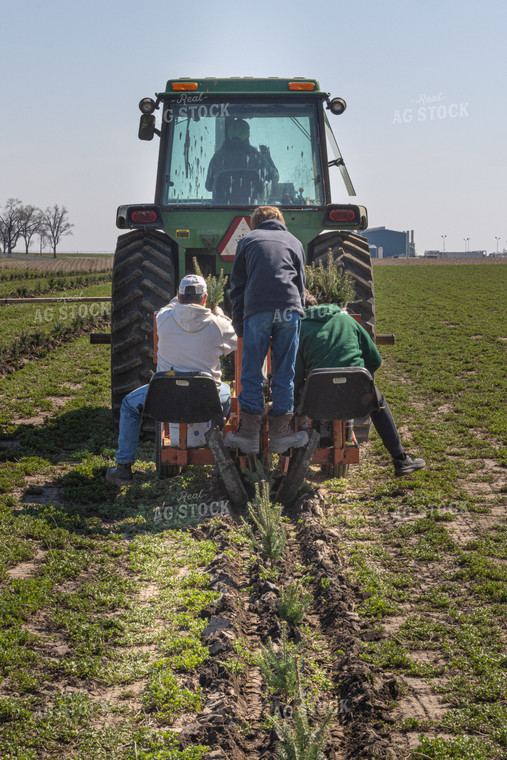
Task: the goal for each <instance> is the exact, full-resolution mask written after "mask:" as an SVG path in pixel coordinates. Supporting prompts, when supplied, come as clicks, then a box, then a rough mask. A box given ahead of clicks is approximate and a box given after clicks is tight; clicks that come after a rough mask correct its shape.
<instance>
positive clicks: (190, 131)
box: [110, 77, 374, 424]
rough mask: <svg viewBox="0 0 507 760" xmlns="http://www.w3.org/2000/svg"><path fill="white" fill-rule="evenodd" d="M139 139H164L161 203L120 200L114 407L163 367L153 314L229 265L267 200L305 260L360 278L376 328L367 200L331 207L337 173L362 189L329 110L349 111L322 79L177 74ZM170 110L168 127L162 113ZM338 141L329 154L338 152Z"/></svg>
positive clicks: (369, 320)
mask: <svg viewBox="0 0 507 760" xmlns="http://www.w3.org/2000/svg"><path fill="white" fill-rule="evenodd" d="M139 107H140V110H141V112H142V115H141V119H140V126H139V138H140V139H141V140H152V139H153V138H154V136H155V135H156V136H157V137H158V138H160V150H159V159H158V174H157V184H156V190H155V202H154V203H148V204H141V205H138V204H136V205H124V206H120V207H119V208H118V212H117V219H116V224H117V226H118V227H119V228H120V229H124V230H130V231H129V232H127V233H126V234H124V235H121V236H120V237H119V238H118V245H117V249H116V254H115V260H114V269H113V286H112V312H111V339H110V340H111V376H112V383H111V385H112V406H113V415H114V419H115V422H116V424H117V423H118V420H119V414H120V405H121V402H122V399H123V397H124V396H125V395H126V394H127V393H129V392H130V391H131V390H133V389H134V388H137V387H138V386H140V385H142V384H144V383H147V382H148V381H149V379H150V376H151V374H152V372H153V369H154V356H153V313H154V312H155V311H157V310H158V309H160V308H161V307H162V306H163V305H164V304H166V303H167V302H168V301H170V300H171V298H173V297H174V296H175V294H176V288H177V284H178V282H179V280H180V279H181V277H183V275H184V274H186V273H188V272H193V271H194V264H193V260H194V259H197V261H198V263H199V267H200V269H201V270H202V272H203V274H204V275H208V274H218V273H219V272H220V270H221V269H223V270H224V272H225V273H226V274H228V273H230V271H231V269H232V265H233V261H234V252H235V248H236V244H237V242H238V240H239V239H240V238H241V237H242V236H243V235H245V234H246V233H247V232H248V231H249V226H248V219H249V216H250V214H251V212H252V211H253V209H254V208H255V207H257V206H259V205H270V206H279V207H280V209H281V210H282V213H283V215H284V217H285V221H286V224H287V227H288V228H289V230H290V231H291V232H292V233H293V234H294V235H295V236H296V237H297V238H299V240H301V242H302V243H303V245H304V247H305V250H306V253H307V262H308V263H309V264H310V263H311V262H314V261H315V262H318V261H321V260H322V261H323V262H327V259H328V255H329V249H331V251H332V254H333V259H334V261H335V263H336V265H337V266H340V267H343V269H344V271H345V272H348V273H349V274H350V275H351V276H352V277H353V279H354V284H355V289H356V300H355V301H354V302H353V303H351V304H350V305H349V311H351V312H354V313H358V314H360V315H361V322H362V324H363V326H364V327H365V328H366V329H367V330H368V331H369V332H370V334H371V335H372V336H373V334H374V294H373V277H372V268H371V260H370V253H369V248H368V242H367V240H366V238H364V237H363V236H361V235H359V234H357V232H356V231H357V230H364V229H365V228H366V226H367V213H366V209H365V208H364V207H363V206H357V205H351V204H347V205H337V204H333V203H331V185H330V175H329V170H330V168H332V169H336V168H337V169H339V170H340V171H341V174H342V177H343V179H344V182H345V186H346V188H347V190H348V193H349V195H355V191H354V188H353V186H352V183H351V181H350V178H349V175H348V172H347V170H346V168H345V164H344V162H343V159H342V157H341V154H340V151H339V148H338V145H337V142H336V139H335V137H334V135H333V133H332V130H331V127H330V124H329V121H328V115H327V112H328V111H329V112H330V113H331V114H335V115H338V114H341V113H343V111H344V110H345V108H346V104H345V101H344V100H342V99H341V98H333V99H332V100H331V99H330V98H329V95H328V93H326V92H323V91H322V90H321V89H320V87H319V84H318V82H317V81H316V80H314V79H303V78H294V79H279V78H275V77H273V78H267V79H255V78H250V77H245V78H230V79H214V78H204V79H171V80H169V81H168V82H167V86H166V89H165V91H164V92H161V93H158V94H157V96H156V100H153V99H151V98H144V99H143V100H141V102H140V104H139ZM157 110H158V111H160V113H161V118H160V129H159V128H157V126H156V117H155V111H157ZM328 148H329V149H330V150H331V155H329V154H328Z"/></svg>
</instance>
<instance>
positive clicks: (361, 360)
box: [294, 291, 426, 475]
mask: <svg viewBox="0 0 507 760" xmlns="http://www.w3.org/2000/svg"><path fill="white" fill-rule="evenodd" d="M306 305H307V307H309V308H307V309H306V311H305V316H304V318H303V320H302V321H301V333H300V337H299V348H298V353H297V357H296V369H295V375H294V391H295V397H296V398H298V395H299V394H300V393H301V391H302V390H303V386H304V383H305V380H306V376H307V375H308V373H309V372H310V371H311V370H312V369H326V368H330V367H366V369H367V370H368V371H369V372H370V373H371V374H372V375H373V374H374V373H375V372H376V370H377V369H378V368H379V367H380V365H381V364H382V357H381V356H380V354H379V352H378V350H377V347H376V345H375V343H374V342H373V341H372V339H371V338H370V336H369V335H368V333H367V332H366V330H365V329H364V328H363V327H361V325H360V324H359V323H358V322H357V321H356V320H355V319H354V318H353V317H351V316H350V315H349V314H347V313H346V312H342V310H341V308H340V307H339V306H336V305H335V304H320V305H318V304H317V299H316V298H315V297H314V296H313V295H311V294H310V293H309V292H308V291H306ZM377 396H378V400H379V405H380V409H378V410H377V411H375V412H372V413H371V420H372V422H373V425H374V426H375V429H376V431H377V433H378V434H379V436H380V438H381V440H382V443H383V444H384V446H385V447H386V449H387V451H388V452H389V454H390V455H391V457H392V460H393V465H394V474H395V475H408V474H409V473H411V472H415V471H416V470H421V469H422V468H423V467H425V466H426V462H425V461H424V459H415V458H412V457H411V456H409V455H408V454H407V453H406V451H405V450H404V448H403V446H402V443H401V440H400V436H399V433H398V429H397V427H396V423H395V421H394V419H393V415H392V414H391V410H390V409H389V406H388V405H387V402H386V400H385V398H384V396H383V395H382V394H381V393H380V391H379V390H378V388H377Z"/></svg>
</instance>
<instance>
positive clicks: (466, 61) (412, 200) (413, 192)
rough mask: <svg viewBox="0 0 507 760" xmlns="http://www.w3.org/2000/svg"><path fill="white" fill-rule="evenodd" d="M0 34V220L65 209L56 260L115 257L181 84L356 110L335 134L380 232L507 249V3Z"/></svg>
mask: <svg viewBox="0 0 507 760" xmlns="http://www.w3.org/2000/svg"><path fill="white" fill-rule="evenodd" d="M1 20H2V45H1V47H0V62H1V72H2V76H1V78H0V93H1V98H0V102H1V103H2V113H3V118H2V119H1V121H0V135H1V139H0V146H1V147H0V156H1V158H0V167H1V174H0V178H1V179H0V205H3V203H4V202H5V200H7V198H9V197H19V198H20V199H21V200H22V201H23V203H33V204H35V205H37V206H41V207H45V206H48V205H51V204H53V203H58V204H63V205H65V206H67V207H68V209H69V212H70V219H71V221H72V222H74V224H75V228H74V235H73V237H69V238H66V239H64V242H63V244H62V245H61V246H60V247H61V249H62V250H64V249H65V250H67V249H68V250H82V251H94V250H113V249H114V246H115V240H116V236H117V233H118V231H117V229H116V227H115V211H116V207H117V206H118V205H120V204H122V203H135V202H150V201H152V200H153V195H154V186H155V170H156V158H157V156H156V153H157V145H158V141H157V140H156V139H155V140H154V141H153V143H143V142H140V141H139V140H138V139H137V128H138V117H139V111H138V108H137V104H138V101H139V100H140V99H141V97H145V96H152V95H153V94H154V93H155V92H156V91H160V90H162V89H164V87H165V82H166V80H167V79H169V78H172V77H178V76H190V77H197V76H217V77H218V76H260V77H261V76H307V77H315V78H317V79H318V80H319V81H320V84H321V87H322V89H324V90H326V91H328V92H330V93H331V94H332V95H333V96H341V97H344V98H345V100H346V101H347V104H348V108H347V111H346V112H345V114H344V115H343V116H341V117H335V118H333V121H332V124H333V127H334V131H335V134H336V136H337V139H338V143H339V145H340V148H341V150H342V153H343V155H344V158H345V161H346V163H347V166H348V169H349V172H350V174H351V177H352V179H353V182H354V184H355V186H356V190H357V201H358V202H359V203H362V204H363V205H365V206H366V207H367V208H368V211H369V218H370V226H381V225H385V226H387V227H392V228H394V229H400V230H404V229H414V230H415V241H416V246H417V252H418V253H420V254H422V253H423V251H424V249H427V248H429V249H431V248H439V247H441V245H442V239H441V235H446V236H447V237H446V249H447V250H463V249H464V245H465V244H464V242H463V238H465V237H468V238H470V248H471V250H473V249H486V250H488V251H494V250H496V240H495V236H498V237H500V242H499V246H500V250H502V248H504V247H505V248H507V214H506V207H505V205H506V204H505V202H506V179H505V177H506V167H507V160H506V159H507V155H506V154H507V148H506V137H505V130H506V124H507V118H506V117H507V98H506V97H505V85H506V79H507V77H506V73H507V51H506V40H505V35H506V29H507V23H506V22H507V3H505V0H483V2H481V3H478V2H471V1H470V0H461V1H460V0H438V2H437V1H436V0H363V1H362V2H351V1H350V0H348V1H347V2H344V1H343V0H333V2H329V3H322V2H315V3H308V2H302V1H301V0H291V2H281V3H267V4H266V3H261V4H254V3H252V4H244V3H239V2H234V3H233V2H229V0H216V1H215V2H203V1H202V0H187V2H171V0H165V2H163V1H162V0H151V1H150V2H146V3H140V2H139V0H136V2H133V0H121V2H120V0H110V1H109V2H107V0H103V2H97V0H87V2H83V3H74V2H69V0H67V1H66V2H64V1H63V0H46V1H45V2H39V1H38V0H25V2H23V3H7V0H3V2H2V12H1ZM421 108H422V109H423V110H422V111H420V110H419V109H421ZM431 108H433V110H431ZM439 116H440V118H438V117H439ZM432 117H433V118H432ZM334 199H335V200H337V201H340V200H342V201H347V195H346V192H345V189H344V187H343V185H342V184H341V181H340V182H338V181H337V182H336V192H335V198H334Z"/></svg>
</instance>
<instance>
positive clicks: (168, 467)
mask: <svg viewBox="0 0 507 760" xmlns="http://www.w3.org/2000/svg"><path fill="white" fill-rule="evenodd" d="M163 424H164V423H163V422H156V423H155V464H156V467H157V475H158V476H159V478H174V477H175V476H176V475H180V473H181V471H182V469H183V468H182V467H179V465H177V464H162V425H163Z"/></svg>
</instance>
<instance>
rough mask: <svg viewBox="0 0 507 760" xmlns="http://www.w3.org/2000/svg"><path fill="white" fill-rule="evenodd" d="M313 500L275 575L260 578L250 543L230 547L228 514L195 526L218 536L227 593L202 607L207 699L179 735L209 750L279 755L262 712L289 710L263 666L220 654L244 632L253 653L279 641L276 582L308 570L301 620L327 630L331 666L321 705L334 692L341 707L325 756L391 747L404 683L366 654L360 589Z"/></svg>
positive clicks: (219, 587) (217, 577)
mask: <svg viewBox="0 0 507 760" xmlns="http://www.w3.org/2000/svg"><path fill="white" fill-rule="evenodd" d="M316 501H318V499H314V500H313V502H314V503H315V502H316ZM311 507H312V500H307V503H306V506H305V507H304V511H303V512H301V514H300V515H298V521H297V526H296V531H295V535H294V536H293V538H291V540H290V541H289V544H288V547H287V550H286V552H285V554H284V559H283V563H282V566H281V573H280V577H279V579H278V580H277V583H273V582H271V581H266V580H262V577H261V573H260V570H261V568H260V567H259V563H258V562H251V563H249V562H248V560H249V554H248V552H247V551H245V550H242V551H241V552H237V547H234V548H235V549H236V552H235V555H236V556H231V554H229V553H228V552H229V551H230V550H231V548H233V545H232V544H231V541H230V530H231V529H232V530H234V527H235V526H234V523H232V521H230V519H229V518H228V519H227V520H225V521H224V522H223V524H222V525H221V526H220V527H219V528H218V529H217V528H213V529H212V535H210V534H209V532H208V530H209V529H207V528H206V526H205V525H203V526H201V527H200V528H198V529H196V533H197V535H198V536H199V537H201V536H202V537H203V538H204V537H206V538H213V540H214V541H215V542H217V544H218V552H217V555H216V556H215V558H214V560H213V562H212V563H211V564H210V566H209V567H208V571H209V572H210V573H211V575H212V578H211V581H210V588H212V589H213V590H215V591H218V592H220V593H221V596H220V598H219V599H218V601H217V602H215V603H214V604H212V605H209V606H208V607H207V608H206V609H205V610H204V612H203V614H204V615H205V616H206V617H207V618H208V620H209V622H208V626H207V627H206V629H205V631H204V633H203V643H205V644H206V645H207V646H208V647H209V650H210V655H211V657H210V659H209V660H208V661H207V662H206V663H205V664H204V665H203V666H202V667H201V669H200V672H199V683H200V686H201V687H202V689H203V690H204V691H205V693H206V694H207V699H206V703H205V706H204V709H203V710H202V711H201V713H199V714H198V715H197V716H196V717H195V719H193V721H192V722H191V723H190V724H188V725H186V726H185V727H184V729H183V731H182V732H181V734H180V741H181V742H182V744H183V745H184V746H188V745H190V744H194V743H196V742H201V743H204V744H207V745H209V746H210V747H211V751H210V753H209V754H208V755H207V757H209V758H215V759H216V760H218V759H219V758H224V760H225V758H227V759H229V758H231V759H232V760H246V758H249V759H251V760H254V759H255V758H263V760H275V758H276V757H277V755H276V743H277V737H276V735H275V734H274V732H273V731H270V729H269V727H267V726H266V721H265V720H263V718H264V716H265V715H266V714H268V713H269V714H273V713H275V712H276V713H277V714H278V716H280V714H282V715H283V714H285V712H288V711H285V712H284V706H283V705H280V704H279V703H278V701H277V700H276V699H274V698H273V697H272V696H270V695H268V692H267V688H266V685H265V684H264V682H263V678H262V676H261V673H260V671H259V668H258V667H257V666H256V665H252V664H251V661H250V660H249V661H248V662H246V663H245V664H244V668H243V670H242V671H241V672H240V673H238V674H237V675H235V674H233V673H231V670H230V669H229V668H228V667H226V666H225V665H224V663H226V662H227V659H228V658H232V659H235V660H236V661H237V660H238V653H237V650H235V648H234V644H233V642H234V641H235V640H236V641H237V640H238V639H239V640H240V641H241V642H242V646H243V647H245V648H246V649H247V650H248V651H249V652H250V653H255V652H256V651H257V650H258V648H259V645H260V644H261V643H262V644H265V643H266V642H267V641H268V639H269V638H271V639H272V640H273V642H279V640H280V636H281V623H280V616H279V614H278V610H277V607H278V601H279V595H280V594H279V591H280V587H281V586H284V585H286V584H287V583H289V582H290V581H293V580H296V579H300V578H301V577H302V575H304V574H307V573H310V575H311V578H312V580H311V583H310V585H309V586H308V589H309V590H310V591H311V593H312V595H313V597H314V602H313V604H312V605H311V607H310V609H309V611H308V613H307V615H306V617H305V621H304V623H305V625H307V626H308V627H309V629H310V631H311V632H312V633H317V632H319V633H320V635H321V639H322V647H323V649H324V650H325V651H326V653H327V654H328V660H329V661H328V666H327V669H328V676H329V677H330V678H331V681H332V683H333V688H332V692H331V693H329V692H325V693H322V694H319V698H320V699H319V704H318V707H319V708H321V709H320V710H318V712H317V714H323V713H324V711H325V710H326V709H327V707H328V706H329V704H330V703H331V702H332V703H334V705H335V707H336V713H335V717H334V718H333V721H332V724H331V727H330V730H329V734H328V742H327V747H326V757H328V758H332V759H333V758H334V759H335V760H349V758H350V759H351V758H358V759H359V760H360V759H361V758H373V757H375V758H394V757H395V755H394V754H393V752H392V750H391V749H390V724H391V723H392V722H393V719H392V718H391V716H390V706H391V704H392V702H393V700H394V699H395V698H396V696H397V694H398V685H397V683H396V681H395V679H394V678H392V677H388V678H386V677H385V676H384V675H383V674H382V672H381V671H379V670H378V669H376V668H374V667H372V666H370V665H368V664H366V663H365V662H364V661H363V660H362V659H361V657H360V653H361V651H362V646H361V641H362V640H371V638H372V637H374V636H375V632H374V631H373V630H372V629H371V628H370V626H369V625H368V624H367V623H364V622H362V621H361V620H360V618H359V616H358V615H357V614H356V613H355V612H354V607H355V604H356V602H357V601H360V595H359V589H358V588H357V587H356V586H355V585H354V584H353V583H351V582H350V581H349V580H348V579H347V578H346V577H345V576H344V575H343V574H342V572H341V569H340V558H339V556H338V554H337V552H336V549H335V546H334V544H335V543H336V535H335V533H334V532H333V530H332V529H327V528H325V527H323V526H322V525H321V524H320V523H319V521H318V520H317V519H316V518H315V516H314V515H313V514H312V512H311ZM303 568H304V569H303ZM323 579H325V583H322V580H323ZM301 635H302V634H301V633H300V631H299V630H297V629H295V628H291V630H290V637H291V638H292V639H293V640H294V641H296V642H297V641H298V640H299V639H300V638H301ZM303 635H305V634H303ZM329 655H330V657H329ZM239 659H240V660H241V659H242V658H241V655H240V656H239ZM288 714H290V712H288ZM289 719H290V718H289Z"/></svg>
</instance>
